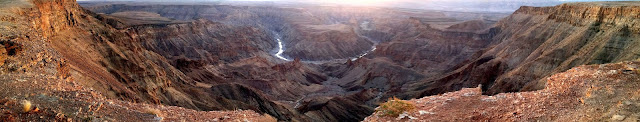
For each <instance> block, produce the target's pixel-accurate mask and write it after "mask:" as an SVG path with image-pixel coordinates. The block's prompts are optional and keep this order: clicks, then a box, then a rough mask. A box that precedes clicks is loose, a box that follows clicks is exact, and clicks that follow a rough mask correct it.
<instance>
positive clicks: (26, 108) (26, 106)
mask: <svg viewBox="0 0 640 122" xmlns="http://www.w3.org/2000/svg"><path fill="white" fill-rule="evenodd" d="M31 107H32V106H31V101H28V100H23V101H22V112H25V113H26V112H29V111H31Z"/></svg>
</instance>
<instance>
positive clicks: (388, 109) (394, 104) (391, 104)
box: [376, 97, 416, 117]
mask: <svg viewBox="0 0 640 122" xmlns="http://www.w3.org/2000/svg"><path fill="white" fill-rule="evenodd" d="M414 109H416V106H415V105H414V104H413V103H410V102H408V101H405V100H400V99H398V98H396V97H393V98H389V100H388V101H387V102H385V103H382V104H380V107H378V108H377V109H376V113H377V112H380V114H379V116H388V117H398V116H399V115H400V114H402V113H403V112H405V111H406V112H410V111H413V110H414Z"/></svg>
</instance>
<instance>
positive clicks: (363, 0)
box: [322, 0, 393, 6]
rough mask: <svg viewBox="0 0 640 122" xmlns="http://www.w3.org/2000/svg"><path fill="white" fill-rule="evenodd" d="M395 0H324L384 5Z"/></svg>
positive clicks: (338, 2) (324, 0) (349, 3)
mask: <svg viewBox="0 0 640 122" xmlns="http://www.w3.org/2000/svg"><path fill="white" fill-rule="evenodd" d="M392 1H393V0H322V2H326V3H336V4H346V5H365V6H368V5H384V4H385V3H388V2H392Z"/></svg>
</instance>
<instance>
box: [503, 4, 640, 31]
mask: <svg viewBox="0 0 640 122" xmlns="http://www.w3.org/2000/svg"><path fill="white" fill-rule="evenodd" d="M514 14H532V15H549V17H548V19H550V20H556V21H558V22H567V23H569V24H573V25H580V26H584V25H589V24H595V25H599V24H605V25H617V24H628V25H636V27H632V28H640V26H637V24H633V23H638V22H639V21H637V20H638V18H640V4H638V3H634V2H580V3H565V4H562V5H558V6H554V7H530V6H523V7H520V9H518V10H516V12H514ZM594 22H595V23H594Z"/></svg>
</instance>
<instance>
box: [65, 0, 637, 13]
mask: <svg viewBox="0 0 640 122" xmlns="http://www.w3.org/2000/svg"><path fill="white" fill-rule="evenodd" d="M78 1H136V2H234V1H245V2H246V1H257V2H265V1H271V2H275V3H290V2H291V3H293V2H296V3H312V4H320V5H322V4H326V5H353V6H385V7H400V8H415V9H431V10H449V11H491V12H512V11H515V10H516V9H518V8H520V6H554V5H558V4H562V3H565V2H587V1H640V0H78Z"/></svg>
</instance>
